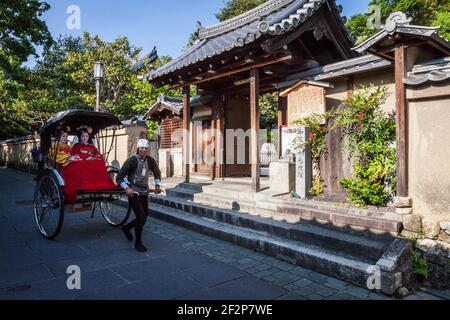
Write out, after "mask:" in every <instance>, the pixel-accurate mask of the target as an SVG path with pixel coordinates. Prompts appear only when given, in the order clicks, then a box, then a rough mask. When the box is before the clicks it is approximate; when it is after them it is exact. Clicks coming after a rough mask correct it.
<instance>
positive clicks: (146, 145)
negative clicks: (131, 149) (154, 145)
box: [137, 139, 150, 149]
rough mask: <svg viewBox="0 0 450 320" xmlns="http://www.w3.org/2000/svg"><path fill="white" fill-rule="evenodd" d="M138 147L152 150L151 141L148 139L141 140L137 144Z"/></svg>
mask: <svg viewBox="0 0 450 320" xmlns="http://www.w3.org/2000/svg"><path fill="white" fill-rule="evenodd" d="M137 147H138V148H147V149H150V141H148V140H147V139H140V140H139V141H138V143H137Z"/></svg>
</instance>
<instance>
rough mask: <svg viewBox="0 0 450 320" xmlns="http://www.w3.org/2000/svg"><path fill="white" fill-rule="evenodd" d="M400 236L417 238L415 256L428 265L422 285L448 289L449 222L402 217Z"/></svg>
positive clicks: (449, 268)
mask: <svg viewBox="0 0 450 320" xmlns="http://www.w3.org/2000/svg"><path fill="white" fill-rule="evenodd" d="M403 226H404V230H403V232H402V235H403V236H404V237H407V238H418V239H419V240H417V245H416V253H417V255H418V256H419V257H420V258H422V259H424V260H425V261H426V263H427V265H428V277H427V278H426V279H425V280H424V284H425V285H428V286H430V287H433V288H436V289H445V288H450V262H449V261H450V221H446V220H443V221H436V220H434V221H433V220H430V219H427V218H423V217H422V216H420V215H416V214H411V215H405V216H404V217H403Z"/></svg>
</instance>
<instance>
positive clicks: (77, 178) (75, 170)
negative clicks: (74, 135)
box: [61, 143, 120, 203]
mask: <svg viewBox="0 0 450 320" xmlns="http://www.w3.org/2000/svg"><path fill="white" fill-rule="evenodd" d="M73 154H74V155H79V156H80V158H81V159H83V160H78V161H76V160H75V161H71V162H69V163H68V164H67V165H65V166H64V167H63V168H62V170H61V172H62V176H63V178H64V180H65V186H64V188H63V191H64V196H65V198H66V200H67V201H68V202H69V203H75V201H76V200H77V195H78V192H80V191H88V192H89V191H110V190H120V187H118V186H117V185H116V184H115V183H114V182H113V181H112V180H111V178H110V176H109V175H108V172H107V169H106V165H105V161H104V160H103V157H102V155H101V154H100V153H99V152H98V150H97V148H95V147H94V146H92V145H85V144H82V143H78V144H76V145H75V146H74V147H73ZM89 157H93V158H95V160H89V161H84V160H85V159H87V158H89Z"/></svg>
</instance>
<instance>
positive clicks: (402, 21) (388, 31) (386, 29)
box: [352, 11, 441, 53]
mask: <svg viewBox="0 0 450 320" xmlns="http://www.w3.org/2000/svg"><path fill="white" fill-rule="evenodd" d="M411 21H412V18H408V17H407V16H406V14H405V13H404V12H401V11H397V12H394V13H391V14H390V15H389V17H388V18H387V19H386V23H385V25H382V26H381V30H380V31H379V32H378V33H376V34H375V35H373V36H371V37H370V38H368V39H366V40H365V41H364V42H363V43H361V44H359V45H358V46H356V47H354V48H352V50H355V51H356V52H358V53H363V52H365V51H366V50H368V49H369V48H370V47H372V46H373V45H375V44H376V43H377V42H378V41H380V40H382V39H383V38H384V37H386V36H387V35H391V36H392V35H393V34H394V33H396V32H400V33H408V34H416V35H423V36H427V37H432V36H434V35H435V34H436V31H437V30H439V29H440V28H441V27H425V26H417V25H412V24H410V22H411Z"/></svg>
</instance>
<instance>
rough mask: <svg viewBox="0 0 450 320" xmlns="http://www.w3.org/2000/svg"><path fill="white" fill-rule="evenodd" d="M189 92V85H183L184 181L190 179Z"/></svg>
mask: <svg viewBox="0 0 450 320" xmlns="http://www.w3.org/2000/svg"><path fill="white" fill-rule="evenodd" d="M190 95H191V93H190V88H189V86H185V87H183V174H184V178H185V182H187V183H188V182H189V180H190V162H191V161H190V159H189V158H190V155H191V152H190V150H189V149H190V148H189V138H190V134H189V124H190V122H191V96H190Z"/></svg>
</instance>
